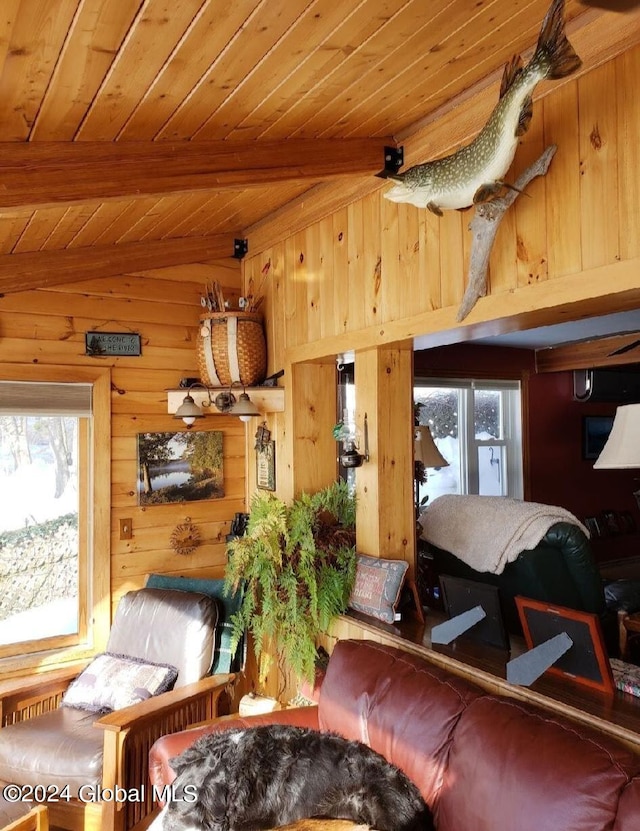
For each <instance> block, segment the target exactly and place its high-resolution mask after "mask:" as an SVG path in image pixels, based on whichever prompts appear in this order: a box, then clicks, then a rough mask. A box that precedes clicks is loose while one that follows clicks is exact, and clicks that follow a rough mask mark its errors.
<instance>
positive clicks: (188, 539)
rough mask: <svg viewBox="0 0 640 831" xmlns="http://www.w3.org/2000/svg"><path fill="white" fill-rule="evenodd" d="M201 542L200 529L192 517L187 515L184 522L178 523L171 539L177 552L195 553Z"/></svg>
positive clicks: (171, 543) (172, 546) (170, 542)
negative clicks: (192, 520)
mask: <svg viewBox="0 0 640 831" xmlns="http://www.w3.org/2000/svg"><path fill="white" fill-rule="evenodd" d="M200 542H201V540H200V531H198V529H197V528H196V526H195V525H194V524H193V522H191V517H186V518H185V521H184V522H183V523H181V524H180V525H176V527H175V528H174V529H173V531H172V532H171V538H170V540H169V544H170V545H171V548H172V549H173V550H174V551H175V552H176V554H193V552H194V551H195V550H196V548H197V547H198V546H199V545H200Z"/></svg>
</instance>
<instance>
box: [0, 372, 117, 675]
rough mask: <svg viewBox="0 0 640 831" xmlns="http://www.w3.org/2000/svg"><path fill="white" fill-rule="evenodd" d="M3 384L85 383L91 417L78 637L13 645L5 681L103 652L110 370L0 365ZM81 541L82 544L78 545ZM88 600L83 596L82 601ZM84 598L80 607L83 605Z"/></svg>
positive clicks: (2, 666)
mask: <svg viewBox="0 0 640 831" xmlns="http://www.w3.org/2000/svg"><path fill="white" fill-rule="evenodd" d="M0 377H1V378H2V380H3V381H35V382H38V381H40V382H44V381H51V382H60V383H90V384H91V385H92V399H93V407H92V409H93V412H92V424H91V431H90V432H91V436H90V446H91V458H92V465H91V469H90V470H87V471H84V472H82V474H81V477H86V478H85V481H86V484H87V487H86V488H79V491H80V493H81V503H82V502H84V510H83V507H82V505H81V507H80V513H79V522H78V525H79V528H78V531H79V538H80V540H81V545H80V561H79V564H78V566H79V572H80V574H81V575H82V574H83V573H84V574H85V575H86V576H87V580H86V581H85V586H86V590H83V589H80V598H79V620H80V627H79V629H80V632H79V635H76V636H69V635H61V636H58V637H52V638H48V639H47V640H46V645H45V644H44V642H43V645H42V648H41V649H39V648H38V646H37V643H38V642H37V641H36V642H25V643H24V644H20V643H18V644H16V649H18V650H19V649H22V648H24V649H25V650H28V651H23V652H22V653H21V654H19V655H16V654H14V655H7V656H6V657H2V658H0V671H1V672H2V675H3V676H5V677H10V676H14V675H19V674H24V673H25V672H26V671H29V670H36V669H53V668H55V667H57V666H62V665H64V664H66V663H70V662H74V661H80V660H83V659H87V658H90V657H91V656H93V655H95V654H96V653H97V652H100V651H102V650H103V649H104V647H105V645H106V641H107V637H108V634H109V626H110V616H111V600H110V591H111V551H110V514H111V370H110V369H98V368H94V367H65V366H54V365H51V366H40V365H34V366H30V365H15V364H2V365H0ZM90 498H91V499H92V503H93V510H92V513H91V519H90V524H88V525H87V523H86V522H85V523H84V527H81V525H82V522H81V517H82V515H83V513H84V516H85V517H86V516H87V510H86V507H87V506H88V500H89V499H90ZM84 538H86V541H87V544H86V545H85V544H83V542H82V541H83V539H84ZM87 595H88V596H87ZM83 596H84V603H83V599H82V598H83Z"/></svg>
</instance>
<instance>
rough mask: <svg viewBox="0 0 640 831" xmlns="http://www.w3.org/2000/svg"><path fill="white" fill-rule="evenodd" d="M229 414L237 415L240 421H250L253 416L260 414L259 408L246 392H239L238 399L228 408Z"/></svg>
mask: <svg viewBox="0 0 640 831" xmlns="http://www.w3.org/2000/svg"><path fill="white" fill-rule="evenodd" d="M229 415H234V416H238V417H239V418H240V421H250V420H251V419H252V418H253V417H254V416H259V415H260V410H259V409H258V408H257V407H256V405H255V404H254V403H253V401H252V400H251V399H250V398H249V396H248V395H247V393H246V392H242V393H240V395H239V396H238V400H237V401H236V403H235V404H234V405H233V406H232V407H231V409H230V410H229Z"/></svg>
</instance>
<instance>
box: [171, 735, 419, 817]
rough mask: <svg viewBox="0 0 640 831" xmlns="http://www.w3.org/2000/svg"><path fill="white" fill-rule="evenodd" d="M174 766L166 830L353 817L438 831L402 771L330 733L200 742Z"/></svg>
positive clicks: (215, 738)
mask: <svg viewBox="0 0 640 831" xmlns="http://www.w3.org/2000/svg"><path fill="white" fill-rule="evenodd" d="M171 766H172V768H173V769H174V770H175V771H176V773H177V778H176V780H175V782H174V786H175V790H174V793H175V800H174V801H172V802H170V803H169V805H168V807H167V810H166V812H165V815H164V821H163V829H164V831H186V829H194V828H195V829H206V831H260V829H266V828H276V827H278V826H282V825H287V824H288V823H292V822H295V821H296V820H299V819H303V818H305V817H327V818H337V819H348V820H352V821H354V822H357V823H363V824H366V825H369V826H371V827H372V828H375V829H377V831H433V828H434V826H433V821H432V818H431V812H430V811H429V808H428V807H427V805H426V804H425V802H424V800H423V799H422V797H421V795H420V792H419V791H418V789H417V788H416V786H415V785H414V784H413V783H412V782H411V781H410V780H409V779H408V778H407V776H405V774H404V773H402V772H401V771H400V770H399V769H398V768H396V767H394V766H393V765H391V764H389V763H388V762H387V761H386V759H385V758H384V757H383V756H381V755H380V754H379V753H376V752H375V751H373V750H371V749H370V748H369V747H367V746H366V745H364V744H361V743H359V742H352V741H347V740H346V739H344V738H342V737H340V736H337V735H334V734H332V733H320V732H318V731H315V730H308V729H304V728H301V727H289V726H285V725H263V726H259V727H254V728H251V729H248V730H238V729H232V730H225V731H223V732H220V733H212V734H210V735H207V736H203V737H202V738H200V739H199V740H198V741H197V742H195V744H193V745H192V746H191V747H190V748H188V749H187V750H185V751H184V752H183V753H182V754H180V756H177V757H176V758H174V759H172V760H171ZM187 786H188V787H187ZM193 794H197V796H196V797H195V798H194V797H193Z"/></svg>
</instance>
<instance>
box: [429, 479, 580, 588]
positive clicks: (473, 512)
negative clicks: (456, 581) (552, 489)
mask: <svg viewBox="0 0 640 831" xmlns="http://www.w3.org/2000/svg"><path fill="white" fill-rule="evenodd" d="M557 522H569V523H571V524H572V525H577V526H578V527H579V528H580V529H581V530H582V531H583V532H584V533H585V535H586V536H587V537H588V536H589V532H588V530H587V529H586V528H585V527H584V525H583V524H582V523H581V522H580V521H579V520H578V519H576V517H575V516H574V515H573V514H572V513H571V512H570V511H567V510H566V509H565V508H559V507H554V506H553V505H543V504H541V503H539V502H523V501H522V500H520V499H511V498H509V497H505V496H459V495H456V494H446V495H445V496H439V497H438V498H437V499H434V500H433V502H432V503H431V504H430V505H429V506H428V507H427V509H426V510H425V511H424V512H423V513H422V515H421V516H420V524H421V525H422V528H423V531H422V534H421V536H422V538H423V539H424V540H426V541H427V542H430V543H431V544H432V545H435V546H437V547H438V548H442V549H444V550H445V551H449V552H450V553H451V554H454V555H455V556H456V557H459V558H460V559H461V560H463V561H464V562H465V563H467V565H469V566H471V568H473V569H475V570H476V571H488V572H491V573H492V574H502V572H503V571H504V568H505V566H506V565H507V563H511V562H513V561H514V560H516V559H517V558H518V555H519V554H520V552H522V551H527V550H530V549H532V548H535V547H536V545H537V544H538V543H539V542H540V540H541V539H542V538H543V537H544V535H545V534H546V533H547V531H548V530H549V528H550V527H551V526H552V525H555V523H557Z"/></svg>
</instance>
